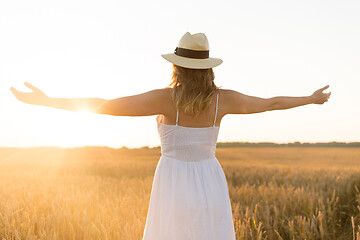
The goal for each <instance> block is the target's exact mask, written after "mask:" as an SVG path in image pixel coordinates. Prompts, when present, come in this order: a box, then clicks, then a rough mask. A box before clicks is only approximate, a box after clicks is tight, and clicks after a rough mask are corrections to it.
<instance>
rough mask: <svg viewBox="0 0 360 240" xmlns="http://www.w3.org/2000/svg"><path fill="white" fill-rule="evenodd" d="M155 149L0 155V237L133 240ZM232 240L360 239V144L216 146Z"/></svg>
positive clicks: (142, 223) (156, 157)
mask: <svg viewBox="0 0 360 240" xmlns="http://www.w3.org/2000/svg"><path fill="white" fill-rule="evenodd" d="M159 157H160V149H148V148H143V149H110V148H106V147H86V148H75V149H61V148H30V149H5V148H3V149H0V239H31V240H33V239H61V240H63V239H86V240H91V239H96V240H98V239H109V240H112V239H124V240H133V239H134V240H141V238H142V234H143V230H144V226H145V219H146V214H147V210H148V204H149V198H150V191H151V187H152V180H153V175H154V172H155V168H156V165H157V162H158V160H159ZM217 157H218V159H219V162H220V164H221V166H222V167H223V169H224V172H225V175H226V177H227V181H228V185H229V191H230V198H231V203H232V209H233V217H234V225H235V229H236V237H237V240H241V239H284V240H287V239H353V237H354V239H360V226H359V225H360V193H359V191H358V188H360V149H359V148H305V147H299V148H297V147H273V148H245V147H241V148H218V149H217Z"/></svg>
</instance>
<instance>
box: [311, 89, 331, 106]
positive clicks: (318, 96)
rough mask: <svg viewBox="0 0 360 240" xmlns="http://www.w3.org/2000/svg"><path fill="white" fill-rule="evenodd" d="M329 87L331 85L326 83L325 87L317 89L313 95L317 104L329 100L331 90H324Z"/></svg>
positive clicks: (313, 99)
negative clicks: (326, 91) (327, 91)
mask: <svg viewBox="0 0 360 240" xmlns="http://www.w3.org/2000/svg"><path fill="white" fill-rule="evenodd" d="M328 87H329V85H326V86H325V87H322V88H320V89H318V90H316V91H315V92H314V93H313V94H312V95H311V98H312V101H313V103H315V104H323V103H324V102H327V101H328V100H329V97H330V95H331V92H329V93H323V92H322V91H324V90H325V89H327V88H328Z"/></svg>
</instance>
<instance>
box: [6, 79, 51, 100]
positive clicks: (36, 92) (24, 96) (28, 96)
mask: <svg viewBox="0 0 360 240" xmlns="http://www.w3.org/2000/svg"><path fill="white" fill-rule="evenodd" d="M24 84H25V86H27V87H28V88H30V89H32V90H33V92H21V91H18V90H17V89H15V88H14V87H11V88H10V90H11V91H12V93H13V94H14V95H15V97H16V98H17V99H18V100H19V101H22V102H24V103H28V104H35V105H41V104H42V103H44V101H45V100H46V99H48V98H49V97H48V96H46V95H45V93H44V92H43V91H41V90H40V89H38V88H36V87H34V86H33V85H31V84H30V83H28V82H25V83H24Z"/></svg>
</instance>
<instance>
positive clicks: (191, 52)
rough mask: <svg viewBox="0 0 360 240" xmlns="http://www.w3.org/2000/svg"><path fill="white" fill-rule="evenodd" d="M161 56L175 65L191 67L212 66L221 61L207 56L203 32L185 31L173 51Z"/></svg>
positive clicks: (207, 44) (207, 43) (207, 49)
mask: <svg viewBox="0 0 360 240" xmlns="http://www.w3.org/2000/svg"><path fill="white" fill-rule="evenodd" d="M161 56H162V57H163V58H165V59H166V60H167V61H169V62H171V63H173V64H175V65H177V66H181V67H185V68H192V69H207V68H213V67H216V66H218V65H220V64H221V63H222V60H221V59H219V58H210V57H209V42H208V39H207V37H206V36H205V34H203V33H196V34H193V35H191V34H190V33H189V32H187V33H185V34H184V36H182V38H181V39H180V41H179V44H178V47H177V48H176V49H175V51H174V53H169V54H162V55H161Z"/></svg>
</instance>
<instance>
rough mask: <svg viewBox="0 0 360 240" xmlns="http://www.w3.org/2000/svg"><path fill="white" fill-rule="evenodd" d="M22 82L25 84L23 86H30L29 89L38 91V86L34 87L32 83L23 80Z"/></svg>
mask: <svg viewBox="0 0 360 240" xmlns="http://www.w3.org/2000/svg"><path fill="white" fill-rule="evenodd" d="M24 84H25V86H27V87H28V88H30V89H32V90H34V91H39V89H38V88H36V87H34V86H33V85H31V84H30V83H28V82H25V83H24Z"/></svg>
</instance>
